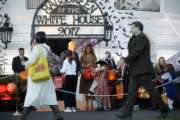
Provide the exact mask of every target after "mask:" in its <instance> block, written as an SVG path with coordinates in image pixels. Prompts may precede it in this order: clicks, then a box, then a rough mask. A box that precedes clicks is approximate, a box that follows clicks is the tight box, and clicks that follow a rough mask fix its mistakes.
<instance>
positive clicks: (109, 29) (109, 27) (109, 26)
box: [104, 13, 113, 46]
mask: <svg viewBox="0 0 180 120" xmlns="http://www.w3.org/2000/svg"><path fill="white" fill-rule="evenodd" d="M104 18H105V42H106V46H108V42H109V41H110V40H111V38H112V34H113V25H112V23H110V22H109V21H110V20H109V21H108V13H105V14H104Z"/></svg>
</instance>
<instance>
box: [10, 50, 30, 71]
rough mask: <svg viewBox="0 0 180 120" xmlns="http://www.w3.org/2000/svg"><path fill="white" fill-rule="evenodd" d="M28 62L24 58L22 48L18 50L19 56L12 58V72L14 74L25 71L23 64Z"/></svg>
mask: <svg viewBox="0 0 180 120" xmlns="http://www.w3.org/2000/svg"><path fill="white" fill-rule="evenodd" d="M27 60H28V58H27V57H25V56H24V48H19V55H18V56H16V57H14V58H13V61H12V70H13V71H14V73H20V72H22V71H24V70H25V62H26V61H27Z"/></svg>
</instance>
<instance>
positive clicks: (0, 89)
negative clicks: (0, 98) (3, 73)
mask: <svg viewBox="0 0 180 120" xmlns="http://www.w3.org/2000/svg"><path fill="white" fill-rule="evenodd" d="M4 92H7V87H6V85H4V84H0V93H4Z"/></svg>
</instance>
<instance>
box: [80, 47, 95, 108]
mask: <svg viewBox="0 0 180 120" xmlns="http://www.w3.org/2000/svg"><path fill="white" fill-rule="evenodd" d="M96 60H97V57H96V55H95V52H94V50H93V47H92V45H91V44H87V45H86V46H85V48H84V51H83V53H82V55H81V57H80V64H81V67H82V72H83V71H84V70H85V69H86V70H87V69H91V70H92V69H93V67H94V63H95V62H96ZM81 76H82V77H81V80H80V93H82V94H88V93H89V88H90V86H91V84H92V82H93V80H94V78H90V79H87V78H85V77H83V75H81ZM92 99H93V98H92V97H89V96H85V102H86V110H92V107H93V100H92ZM89 102H90V104H91V105H90V107H89Z"/></svg>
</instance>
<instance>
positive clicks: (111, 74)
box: [108, 70, 117, 81]
mask: <svg viewBox="0 0 180 120" xmlns="http://www.w3.org/2000/svg"><path fill="white" fill-rule="evenodd" d="M108 80H109V81H114V80H117V73H116V71H115V70H108Z"/></svg>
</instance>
